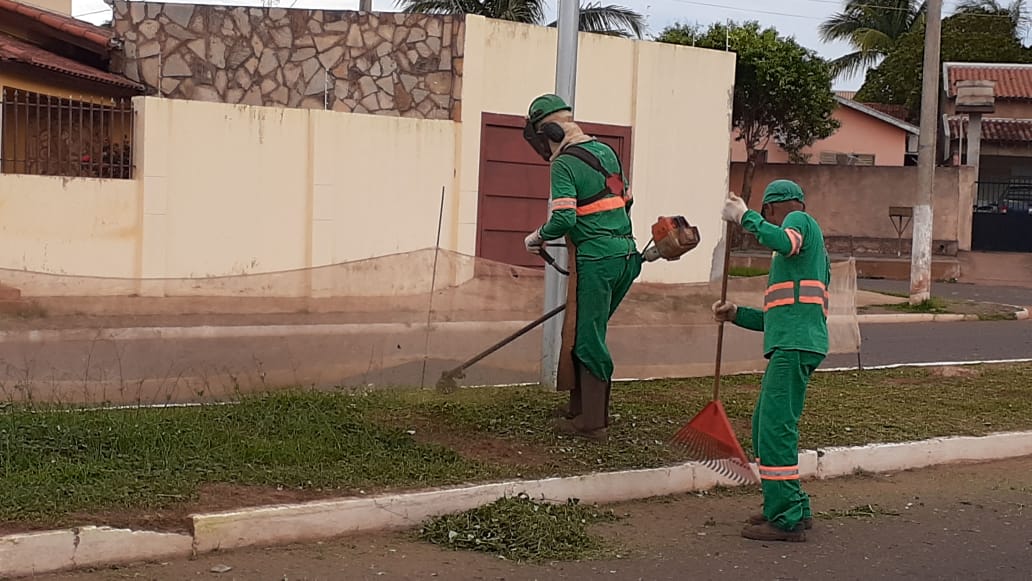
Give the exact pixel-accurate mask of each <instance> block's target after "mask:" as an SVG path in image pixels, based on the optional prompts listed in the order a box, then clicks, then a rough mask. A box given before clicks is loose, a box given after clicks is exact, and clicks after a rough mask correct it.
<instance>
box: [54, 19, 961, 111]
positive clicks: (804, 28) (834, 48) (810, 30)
mask: <svg viewBox="0 0 1032 581" xmlns="http://www.w3.org/2000/svg"><path fill="white" fill-rule="evenodd" d="M545 2H546V3H547V5H548V16H549V18H550V19H554V18H555V10H556V2H557V0H545ZM170 3H175V2H170ZM188 3H193V4H232V5H237V6H260V5H262V4H263V3H264V4H273V5H276V6H279V7H282V8H289V7H293V8H322V9H337V10H356V9H358V0H265V1H264V2H262V0H192V1H190V2H188ZM602 3H603V4H616V5H620V6H625V7H627V8H631V9H633V10H635V11H637V12H639V13H641V14H644V15H645V17H646V19H647V21H648V26H649V30H648V34H649V35H651V34H658V33H659V32H661V31H662V30H663V29H664V28H666V27H667V26H669V25H672V24H678V23H680V24H695V23H700V24H703V25H706V24H709V23H712V22H724V21H727V20H735V21H743V20H757V21H759V22H760V24H761V25H763V26H773V27H774V28H776V29H777V30H778V32H780V33H781V34H782V35H785V36H792V37H794V38H795V40H796V42H798V43H799V44H801V45H803V46H805V47H807V48H810V49H812V50H814V51H816V52H817V53H818V54H820V55H821V56H823V57H825V58H835V57H838V56H841V55H843V54H846V53H848V52H850V47H849V45H848V44H846V43H842V42H835V43H824V42H821V40H820V37H819V36H818V34H817V27H818V26H819V25H820V23H821V22H822V21H824V20H825V19H827V18H828V17H829V16H831V15H832V14H834V13H835V12H837V11H838V10H839V9H840V8H841V6H842V5H843V3H844V2H843V0H779V1H777V2H773V1H771V0H602ZM955 4H956V0H945V1H944V2H943V13H944V14H949V13H951V12H952V8H953V6H954V5H955ZM373 9H374V10H377V11H395V10H397V7H396V6H395V2H394V0H373ZM72 14H73V15H74V16H76V17H79V18H82V19H83V20H88V21H90V22H94V23H98V24H99V23H101V22H104V21H105V20H107V19H108V18H110V15H111V11H110V9H108V7H107V5H106V4H104V2H103V0H72ZM863 81H864V79H863V73H858V74H856V75H854V76H853V77H839V78H837V79H835V83H834V89H836V90H843V91H855V90H857V89H858V88H860V85H862V84H863Z"/></svg>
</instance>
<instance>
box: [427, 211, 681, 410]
mask: <svg viewBox="0 0 1032 581" xmlns="http://www.w3.org/2000/svg"><path fill="white" fill-rule="evenodd" d="M653 243H655V246H652V244H653ZM698 245H699V229H698V228H696V227H695V226H692V225H691V224H689V223H688V221H687V220H685V219H684V216H660V217H659V218H658V219H657V220H656V223H655V224H653V225H652V239H651V240H649V243H648V244H646V245H645V250H643V251H642V256H643V258H644V260H645V262H653V261H656V260H658V259H660V258H662V259H664V260H678V259H680V258H681V255H683V254H685V253H686V252H688V251H689V250H691V249H693V248H695V247H696V246H698ZM538 255H540V256H541V258H542V259H544V261H545V262H547V263H548V264H549V265H551V266H552V268H555V269H556V270H557V271H558V272H559V273H560V274H563V275H564V276H569V274H570V273H569V271H567V270H566V269H564V268H562V267H560V266H559V265H558V264H556V263H555V259H554V258H552V256H551V255H550V254H548V252H546V251H545V249H544V248H541V249H539V250H538ZM565 309H566V305H565V304H563V305H560V306H558V307H556V308H554V309H552V310H551V311H548V312H547V313H545V314H543V315H541V316H540V317H538V318H537V319H534V320H533V321H531V322H530V323H527V324H526V325H524V326H523V328H521V329H520V330H519V331H516V332H515V333H513V334H512V335H509V336H508V337H506V338H504V339H502V340H501V341H499V342H497V343H495V344H494V345H491V346H490V347H488V348H487V349H484V350H483V351H481V352H480V353H477V354H476V355H474V356H473V357H471V358H470V359H468V360H466V361H465V362H463V363H462V364H460V365H459V366H458V367H455V368H453V369H449V370H447V371H445V372H444V373H442V374H441V378H440V379H438V380H437V389H438V390H439V391H442V392H444V393H451V392H453V391H455V390H456V389H458V388H459V384H458V380H459V379H462V378H464V377H465V376H466V375H465V371H466V370H467V369H469V368H470V367H472V366H473V365H474V364H476V363H478V362H479V361H480V360H481V359H483V358H485V357H487V356H488V355H490V354H492V353H494V352H495V351H498V350H499V349H501V348H502V347H504V346H506V345H508V344H509V343H512V342H513V341H515V340H516V339H519V338H520V337H522V336H523V335H526V334H527V333H528V332H530V331H531V330H532V329H534V328H535V327H537V326H538V325H541V324H542V323H544V322H545V321H547V320H549V319H551V318H552V317H554V316H556V315H558V314H559V313H561V312H563V311H564V310H565Z"/></svg>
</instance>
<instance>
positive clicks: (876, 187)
mask: <svg viewBox="0 0 1032 581" xmlns="http://www.w3.org/2000/svg"><path fill="white" fill-rule="evenodd" d="M743 170H744V164H738V163H736V164H733V165H732V168H731V176H732V177H731V180H732V183H733V184H736V187H737V184H741V183H742V172H743ZM775 179H790V180H793V181H796V182H797V183H798V184H799V185H800V186H801V187H802V188H803V191H804V192H805V194H806V206H807V211H808V212H810V213H812V214H813V215H814V217H815V218H816V219H817V220H818V222H820V225H821V229H822V230H824V235H825V237H858V238H887V239H891V240H893V241H894V240H896V230H895V229H894V228H893V225H892V221H891V220H890V219H889V206H912V205H913V204H914V203H915V200H916V198H917V168H916V167H845V166H813V165H792V164H786V165H761V166H759V167H757V168H756V175H755V176H754V178H753V188H752V191H753V194H752V198H751V200H750V203H749V206H750V207H752V208H753V209H756V210H759V208H760V205H761V200H762V199H763V189H764V188H765V187H766V185H767V184H768V183H770V182H771V181H773V180H775ZM974 183H975V172H974V168H972V167H938V168H936V169H935V192H934V197H933V202H932V212H933V225H932V237H933V238H934V239H935V240H937V241H938V240H943V241H955V242H956V243H957V246H958V248H959V249H960V250H970V249H971V212H972V204H973V202H974ZM912 231H913V221H911V225H910V227H908V228H907V230H906V232H905V234H904V239H907V240H909V239H910V237H911V233H912Z"/></svg>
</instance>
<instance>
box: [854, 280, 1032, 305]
mask: <svg viewBox="0 0 1032 581" xmlns="http://www.w3.org/2000/svg"><path fill="white" fill-rule="evenodd" d="M856 285H857V288H859V289H860V290H866V291H873V292H882V293H884V292H890V293H897V294H899V293H903V294H909V293H910V281H907V280H882V279H871V278H861V279H858V280H857V281H856ZM932 296H934V297H942V298H944V299H953V300H961V301H979V302H987V303H998V304H1002V305H1015V306H1019V307H1032V288H1021V287H1013V286H988V285H974V284H965V283H956V282H933V283H932Z"/></svg>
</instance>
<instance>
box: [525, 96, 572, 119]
mask: <svg viewBox="0 0 1032 581" xmlns="http://www.w3.org/2000/svg"><path fill="white" fill-rule="evenodd" d="M572 110H573V108H572V107H570V106H569V105H567V104H566V101H563V99H562V97H560V96H559V95H553V94H551V93H548V94H546V95H541V96H540V97H538V98H537V99H534V101H533V102H531V104H530V110H529V111H527V119H529V120H530V122H531V123H533V124H535V125H536V124H537V123H538V122H539V121H541V120H542V119H544V118H545V117H548V116H549V115H551V114H552V113H556V112H558V111H572Z"/></svg>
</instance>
